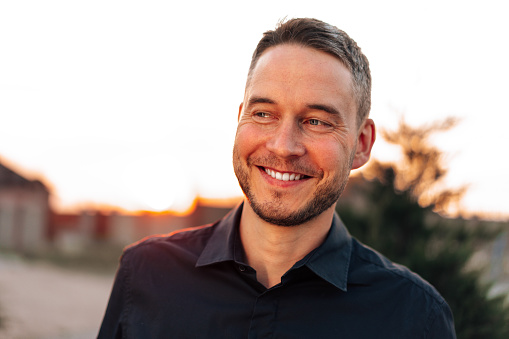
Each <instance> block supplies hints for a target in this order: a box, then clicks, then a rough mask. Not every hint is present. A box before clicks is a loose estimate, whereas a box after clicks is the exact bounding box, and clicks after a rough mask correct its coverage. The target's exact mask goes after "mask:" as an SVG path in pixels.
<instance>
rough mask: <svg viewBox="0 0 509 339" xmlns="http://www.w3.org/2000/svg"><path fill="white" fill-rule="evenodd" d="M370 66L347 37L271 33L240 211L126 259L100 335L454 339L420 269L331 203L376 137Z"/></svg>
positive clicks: (243, 118) (327, 31) (242, 171)
mask: <svg viewBox="0 0 509 339" xmlns="http://www.w3.org/2000/svg"><path fill="white" fill-rule="evenodd" d="M370 93H371V77H370V72H369V66H368V61H367V59H366V57H365V56H364V55H363V54H362V53H361V50H360V49H359V48H358V47H357V45H356V43H355V42H354V41H353V40H351V39H350V38H349V37H348V36H347V35H346V34H345V33H344V32H342V31H340V30H338V29H337V28H335V27H333V26H330V25H328V24H326V23H323V22H321V21H318V20H314V19H294V20H290V21H288V22H286V23H282V24H280V25H279V26H278V28H277V29H276V30H275V31H269V32H266V33H265V35H264V37H263V38H262V39H261V41H260V42H259V44H258V47H257V49H256V50H255V53H254V55H253V59H252V62H251V67H250V69H249V74H248V79H247V84H246V89H245V95H244V100H243V102H242V104H241V105H240V109H239V117H238V120H239V122H238V128H237V134H236V137H235V146H234V150H233V165H234V169H235V174H236V175H237V178H238V180H239V183H240V186H241V187H242V190H243V191H244V194H245V199H244V202H243V204H241V205H240V206H239V207H237V208H236V209H234V210H233V211H232V212H231V213H230V214H229V215H228V216H226V217H225V218H223V219H222V220H220V221H219V222H217V223H215V224H213V225H207V226H203V227H200V228H196V229H191V230H184V231H182V232H178V233H175V234H172V235H169V236H160V237H152V238H149V239H147V240H144V241H142V242H140V243H138V244H135V245H133V246H131V247H129V248H128V249H126V250H125V251H124V254H123V256H122V259H121V265H120V267H119V270H118V273H117V277H116V280H115V284H114V287H113V291H112V294H111V298H110V302H109V304H108V308H107V311H106V315H105V317H104V320H103V324H102V327H101V330H100V333H99V338H101V339H102V338H441V339H443V338H455V334H454V326H453V321H452V315H451V312H450V309H449V307H448V305H447V304H446V302H445V301H444V300H443V298H442V297H441V296H440V295H439V294H438V293H437V292H436V290H435V289H434V288H433V287H431V286H430V285H429V284H428V283H426V282H425V281H423V280H422V279H421V278H420V277H418V276H417V275H415V274H413V273H411V272H410V271H409V270H408V269H406V268H404V267H402V266H399V265H396V264H393V263H391V262H390V261H389V260H387V259H386V258H385V257H383V256H382V255H380V254H378V253H377V252H375V251H373V250H372V249H369V248H367V247H365V246H363V245H362V244H360V243H359V242H357V241H356V240H355V239H352V238H351V237H350V235H349V234H348V232H347V230H346V228H345V226H344V225H343V224H342V222H341V220H340V219H339V217H338V216H337V215H336V214H335V212H334V209H335V204H336V202H337V200H338V198H339V196H340V195H341V192H342V190H343V188H344V187H345V185H346V182H347V180H348V176H349V173H350V170H351V169H355V168H359V167H361V166H362V165H364V164H365V163H366V162H367V161H368V159H369V156H370V153H371V148H372V146H373V143H374V141H375V127H374V123H373V121H372V120H371V119H369V118H368V114H369V110H370V96H371V94H370Z"/></svg>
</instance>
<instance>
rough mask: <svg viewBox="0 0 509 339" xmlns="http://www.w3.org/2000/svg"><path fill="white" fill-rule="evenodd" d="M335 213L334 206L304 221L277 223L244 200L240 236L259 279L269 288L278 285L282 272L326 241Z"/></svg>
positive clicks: (250, 263) (249, 261)
mask: <svg viewBox="0 0 509 339" xmlns="http://www.w3.org/2000/svg"><path fill="white" fill-rule="evenodd" d="M333 215H334V205H333V206H332V207H331V208H329V209H328V210H326V211H325V212H323V213H322V214H320V215H319V216H317V217H316V218H314V219H313V220H311V221H309V222H307V223H305V224H302V225H296V226H288V227H286V226H277V225H274V224H270V223H267V222H265V221H264V220H262V219H260V217H258V215H257V214H256V213H255V212H254V211H253V209H252V208H251V206H250V205H249V203H248V202H247V201H245V202H244V209H243V211H242V217H241V220H240V237H241V241H242V244H243V246H244V251H245V253H246V257H247V261H248V263H249V265H250V266H251V267H253V268H254V269H255V270H256V273H257V279H258V281H259V282H260V283H261V284H263V285H264V286H265V287H266V288H270V287H272V286H274V285H277V284H279V283H280V282H281V277H282V276H283V274H285V273H286V272H287V271H288V270H289V269H290V268H291V267H292V266H293V265H294V264H295V263H296V262H297V261H299V260H301V259H302V258H304V257H305V256H306V255H307V254H308V253H309V252H311V251H312V250H314V249H315V248H317V247H318V246H319V245H320V244H321V243H322V242H323V241H324V240H325V237H326V236H327V233H328V232H329V229H330V226H331V223H332V217H333Z"/></svg>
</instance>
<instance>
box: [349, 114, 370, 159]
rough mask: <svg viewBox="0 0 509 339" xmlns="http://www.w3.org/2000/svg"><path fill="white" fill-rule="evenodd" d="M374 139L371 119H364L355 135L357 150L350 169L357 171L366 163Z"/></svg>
mask: <svg viewBox="0 0 509 339" xmlns="http://www.w3.org/2000/svg"><path fill="white" fill-rule="evenodd" d="M375 139H376V135H375V123H374V122H373V120H371V119H366V120H365V121H364V123H363V124H362V126H361V128H360V129H359V132H358V135H357V148H356V150H355V157H354V159H353V163H352V169H357V168H359V167H361V166H363V165H364V164H365V163H367V162H368V160H369V157H370V155H371V149H372V148H373V144H374V143H375Z"/></svg>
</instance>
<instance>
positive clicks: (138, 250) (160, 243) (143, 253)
mask: <svg viewBox="0 0 509 339" xmlns="http://www.w3.org/2000/svg"><path fill="white" fill-rule="evenodd" d="M216 224H217V223H215V224H207V225H203V226H197V227H191V228H186V229H182V230H178V231H175V232H172V233H169V234H158V235H152V236H148V237H146V238H143V239H141V240H139V241H137V242H135V243H133V244H131V245H129V246H127V247H126V248H125V249H124V251H123V253H122V257H121V261H122V262H123V263H126V262H128V261H129V262H132V261H135V262H137V261H140V260H141V261H145V260H147V259H157V260H161V258H162V257H165V258H168V257H171V255H172V254H173V255H182V254H184V253H185V254H187V256H191V257H197V256H199V255H200V253H201V252H202V250H203V248H204V247H205V245H206V244H207V241H208V239H209V238H210V236H211V235H212V233H213V231H214V227H215V225H216ZM168 254H169V255H170V256H168Z"/></svg>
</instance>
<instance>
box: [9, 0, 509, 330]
mask: <svg viewBox="0 0 509 339" xmlns="http://www.w3.org/2000/svg"><path fill="white" fill-rule="evenodd" d="M506 14H507V8H506V4H505V3H504V2H503V1H485V2H483V3H482V5H481V4H479V3H476V2H468V1H461V2H460V1H440V2H439V1H428V2H426V3H425V4H424V3H423V4H418V3H410V2H408V1H406V2H404V1H384V2H380V1H356V2H352V1H349V2H347V1H319V0H317V1H313V2H312V3H310V2H304V1H277V2H272V1H263V0H262V1H257V2H256V3H249V4H243V3H240V2H233V1H216V2H211V1H195V2H187V3H179V2H168V1H144V2H141V1H94V0H92V1H87V2H78V1H73V2H69V1H55V0H48V1H44V2H40V1H33V0H32V1H30V0H27V1H23V0H21V1H16V2H2V3H0V46H1V47H0V48H1V53H0V337H2V338H3V337H5V338H89V337H94V336H95V334H96V332H97V329H98V327H99V325H100V321H101V318H102V315H103V312H104V309H105V307H106V302H107V298H108V295H109V290H110V288H111V284H112V281H113V277H114V273H115V268H116V264H117V262H118V257H119V255H120V253H121V250H122V248H123V247H124V246H125V245H127V244H129V243H131V242H133V241H136V240H138V239H140V238H142V237H144V236H147V235H150V234H156V233H167V232H171V231H173V230H177V229H180V228H184V227H191V226H196V225H200V224H204V223H208V222H213V221H215V220H217V219H218V218H220V217H221V216H223V215H224V214H225V213H227V211H228V210H229V209H230V208H231V207H232V206H234V205H235V204H236V203H237V202H238V201H239V200H240V197H241V191H240V189H239V187H238V184H237V181H236V178H235V176H234V174H233V168H232V165H231V151H232V148H233V139H234V135H235V129H236V123H237V114H238V106H239V104H240V102H241V101H242V98H243V91H244V84H245V77H246V75H247V70H248V67H249V62H250V58H251V53H252V51H253V50H254V47H255V46H256V43H257V42H258V40H259V39H260V38H261V36H262V33H263V32H264V31H266V30H269V29H273V28H274V27H275V25H276V23H277V22H278V21H279V20H281V19H283V18H285V17H286V18H293V17H316V18H318V19H321V20H324V21H326V22H329V23H331V24H334V25H336V26H338V27H339V28H340V29H343V30H345V31H346V32H347V33H348V34H349V35H350V36H351V37H352V38H353V39H354V40H356V41H357V43H358V44H359V46H360V47H361V48H362V50H363V52H364V53H365V54H366V56H367V57H368V59H369V61H370V67H371V72H372V77H373V92H372V96H373V98H372V102H373V104H372V111H371V112H372V113H371V117H372V118H373V119H374V120H375V123H376V124H377V129H378V132H379V134H378V140H377V142H376V144H375V147H374V150H373V159H372V161H371V163H370V165H369V166H368V167H366V168H365V169H363V170H361V171H356V172H354V173H353V178H352V180H351V181H350V183H349V185H348V188H347V190H346V191H345V194H344V197H343V198H342V199H341V202H340V204H339V205H338V211H339V212H340V214H341V215H342V217H343V218H344V219H345V221H346V223H347V225H349V228H350V231H351V232H352V234H353V235H354V236H356V237H358V238H360V239H361V240H363V241H364V242H366V243H368V244H369V245H371V246H373V247H375V248H377V249H379V250H381V251H382V252H383V253H384V254H387V255H388V256H389V257H390V258H391V259H393V260H396V261H398V262H401V263H404V264H406V265H408V266H410V267H411V268H412V269H414V270H415V271H417V272H418V273H419V274H421V275H423V276H424V277H425V278H426V279H428V280H430V281H431V282H432V283H433V284H434V285H435V286H437V288H438V289H439V291H440V292H441V293H442V294H443V295H444V297H445V298H446V299H447V300H448V302H449V303H450V304H451V307H452V308H453V311H454V313H455V317H456V324H457V327H458V337H459V338H460V337H461V338H479V337H483V338H487V337H489V338H497V336H498V335H499V336H500V337H501V338H502V337H504V338H507V335H508V333H509V332H508V331H509V329H507V325H504V324H507V323H508V322H507V320H508V319H507V302H506V303H505V304H504V299H505V294H504V293H507V291H508V290H509V249H508V248H507V247H508V246H507V245H508V232H507V230H508V227H509V226H508V220H509V203H508V202H507V198H506V192H507V190H508V189H509V179H508V176H507V173H508V172H509V162H508V161H507V160H506V159H505V158H506V153H507V151H506V148H507V146H508V145H509V134H508V133H506V129H507V124H508V123H509V108H508V106H507V104H506V103H505V101H506V100H505V99H506V98H507V93H509V82H508V81H507V79H508V78H509V66H508V64H507V60H509V47H508V45H507V43H506V39H507V37H506V36H507V32H509V22H508V21H507V15H506ZM382 201H383V202H384V203H383V204H382V203H381V202H382ZM368 212H369V213H368ZM460 286H462V288H460ZM466 296H470V299H469V298H467V297H466ZM34 319H37V321H34ZM495 329H496V331H497V333H494V332H493V331H495ZM488 331H492V332H488Z"/></svg>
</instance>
